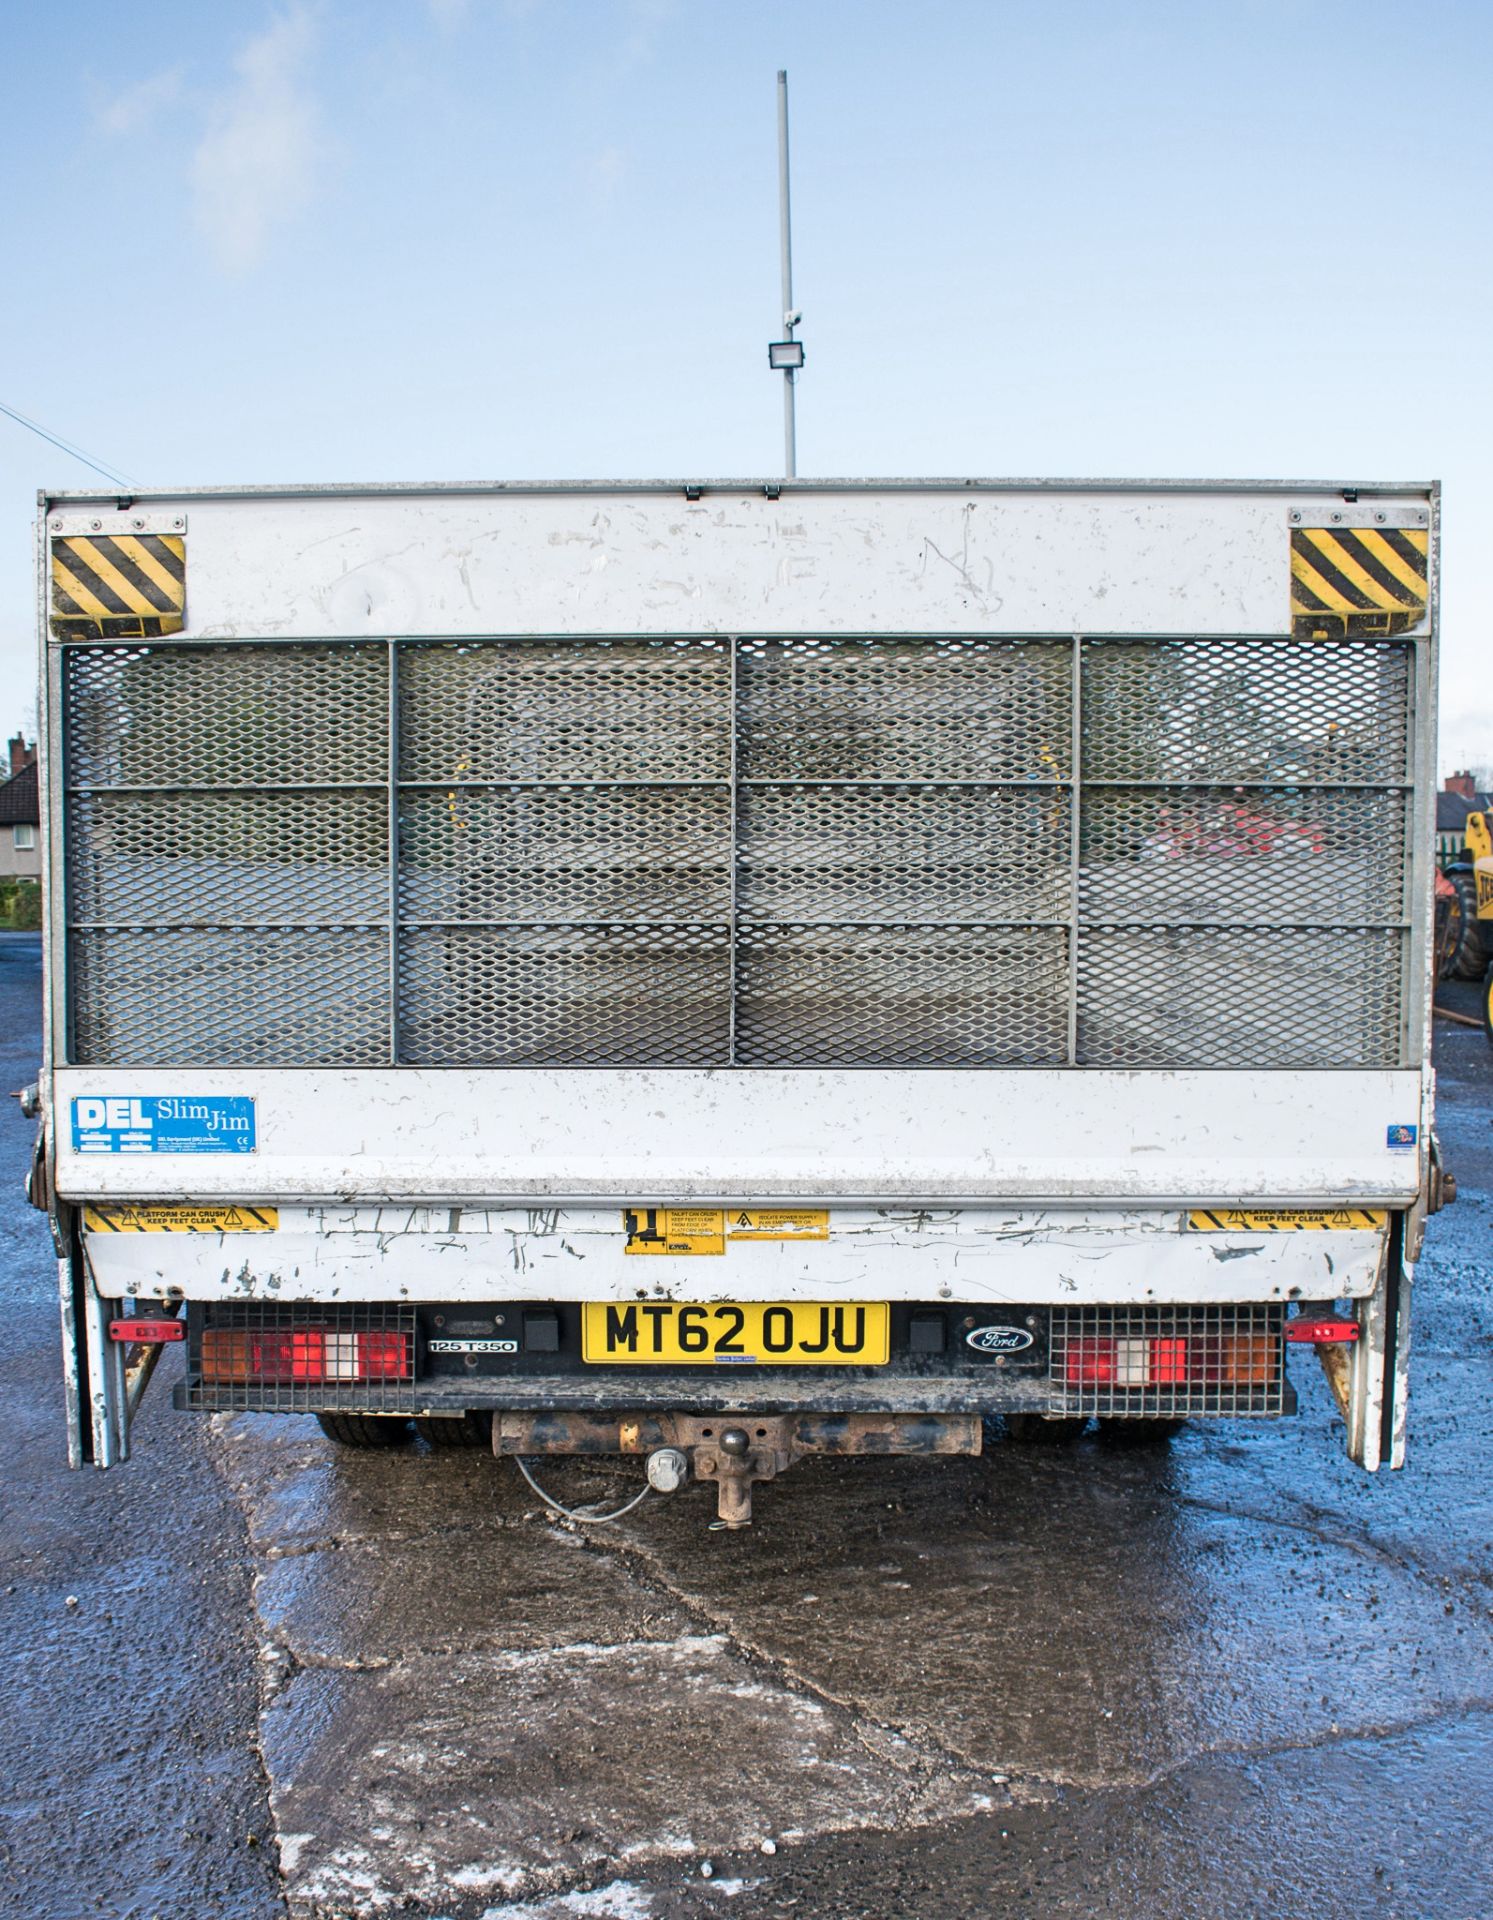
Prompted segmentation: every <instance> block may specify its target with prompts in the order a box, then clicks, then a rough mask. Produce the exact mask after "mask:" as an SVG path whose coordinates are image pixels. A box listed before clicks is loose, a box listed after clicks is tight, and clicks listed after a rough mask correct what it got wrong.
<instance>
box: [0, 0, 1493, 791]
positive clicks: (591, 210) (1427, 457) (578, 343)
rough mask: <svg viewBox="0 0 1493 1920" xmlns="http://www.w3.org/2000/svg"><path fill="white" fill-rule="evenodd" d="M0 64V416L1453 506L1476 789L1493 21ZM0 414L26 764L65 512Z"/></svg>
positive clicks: (1458, 620)
mask: <svg viewBox="0 0 1493 1920" xmlns="http://www.w3.org/2000/svg"><path fill="white" fill-rule="evenodd" d="M0 46H3V58H0V189H3V191H0V222H3V228H0V235H3V255H0V257H3V258H4V260H5V262H6V263H7V271H6V275H5V283H4V293H3V297H0V400H3V401H5V402H6V403H7V404H8V405H10V406H13V407H16V408H19V409H20V410H21V411H22V412H24V413H26V414H28V415H29V416H31V417H32V418H33V419H36V420H39V421H42V422H44V423H45V424H46V425H47V426H49V427H50V428H52V429H53V430H54V431H55V432H57V433H59V434H61V435H62V436H64V437H65V438H67V439H69V440H71V441H73V442H74V443H76V444H78V445H81V446H82V447H84V448H86V449H88V450H90V451H92V452H94V453H96V454H98V455H99V456H101V457H102V459H103V460H104V461H105V462H106V463H107V464H112V465H114V466H116V467H119V468H121V469H122V470H124V471H125V472H127V473H128V474H130V475H131V476H132V477H133V478H135V479H136V480H137V481H139V482H141V483H143V484H147V485H176V484H209V483H217V482H225V481H268V480H291V481H299V480H339V479H340V480H368V479H473V478H493V479H500V478H516V477H532V478H543V477H565V476H574V477H611V476H618V475H656V474H667V475H711V474H732V475H742V474H769V473H773V472H775V471H777V470H778V467H779V463H780V460H781V404H780V392H779V387H778V382H777V380H776V378H775V376H772V375H770V374H769V373H768V371H767V368H766V364H765V353H764V345H765V342H766V341H767V340H768V339H769V338H771V337H772V336H773V335H774V334H775V332H776V330H777V323H778V320H779V317H780V303H779V297H778V284H777V232H776V219H777V199H776V195H777V183H776V160H775V137H776V136H775V123H774V112H775V106H774V74H775V72H776V69H777V68H778V67H779V66H786V67H787V68H788V69H789V71H790V75H791V84H792V90H793V145H794V228H795V279H796V288H795V291H796V297H797V300H798V303H799V305H800V306H801V307H802V309H803V312H804V326H803V337H804V339H805V341H806V344H807V349H808V365H807V369H806V372H805V375H804V379H803V382H802V385H801V388H800V410H799V422H800V437H799V454H800V469H801V471H802V472H804V473H818V474H914V473H933V474H965V473H983V474H1025V475H1040V474H1063V475H1082V474H1096V475H1133V476H1144V475H1148V474H1166V475H1189V476H1203V475H1227V476H1239V475H1260V476H1267V477H1274V476H1292V477H1295V476H1300V477H1330V478H1344V479H1360V480H1373V479H1429V478H1439V479H1441V480H1442V481H1443V482H1444V483H1445V487H1446V521H1445V525H1446V540H1445V602H1444V612H1445V619H1444V632H1445V654H1444V664H1443V753H1442V764H1443V767H1449V766H1451V765H1452V764H1456V765H1463V764H1467V763H1469V762H1470V763H1472V764H1475V765H1479V766H1493V690H1490V685H1489V683H1490V671H1489V663H1490V660H1493V380H1490V371H1489V363H1490V352H1493V328H1490V318H1493V218H1490V210H1493V111H1490V106H1489V102H1490V100H1493V5H1490V4H1487V0H1461V3H1458V0H1425V3H1424V4H1421V5H1417V6H1415V7H1409V8H1407V7H1405V6H1403V5H1400V4H1387V3H1386V0H1356V4H1354V3H1350V0H1316V4H1314V5H1310V6H1303V5H1287V4H1285V0H1279V3H1277V4H1263V3H1258V4H1257V3H1255V0H1231V3H1230V4H1228V5H1208V4H1198V3H1195V4H1192V5H1184V4H1164V3H1162V0H1155V3H1152V0H1134V3H1133V4H1129V5H1126V4H1123V3H1122V0H1110V4H1090V3H1089V0H1049V4H1045V5H1041V4H1031V3H1029V0H1013V3H1012V4H1003V3H1002V0H987V3H986V4H978V3H977V0H920V3H918V4H911V3H910V0H902V4H899V5H892V4H883V3H882V0H858V3H853V0H797V4H781V3H780V0H752V3H751V4H747V0H740V3H739V4H738V3H737V0H688V3H686V0H382V3H380V0H362V4H358V5H353V4H351V0H304V4H266V3H264V0H220V4H218V5H214V6H210V7H208V6H203V5H202V4H200V0H194V3H193V4H185V3H180V4H178V3H175V0H154V3H152V0H144V4H141V5H138V6H136V7H133V8H130V9H122V8H119V7H117V6H114V5H108V6H106V5H104V4H101V0H74V3H73V4H70V5H68V6H66V7H57V8H47V9H43V8H36V7H30V8H21V7H20V6H19V5H18V4H13V5H12V6H11V7H10V8H9V9H8V10H7V12H6V16H5V24H4V27H3V40H0ZM91 478H92V476H90V475H89V473H88V471H87V469H86V468H84V467H81V466H79V465H78V464H77V463H76V462H75V461H73V460H71V459H69V458H67V457H66V456H65V455H63V454H61V453H58V452H56V451H55V450H53V449H52V448H50V447H48V446H46V445H45V444H43V443H42V442H41V441H40V440H37V439H35V438H34V437H33V436H31V435H30V434H28V433H26V432H24V431H23V430H22V429H21V428H19V427H17V426H14V425H13V424H12V423H10V422H9V421H7V420H4V419H0V671H3V673H4V676H5V701H4V703H3V705H0V724H5V723H7V722H9V723H10V724H12V725H13V724H15V723H16V722H18V721H20V720H21V719H22V718H23V716H24V715H25V714H26V713H27V711H28V709H29V704H30V698H31V696H30V692H29V687H30V683H31V681H32V679H33V677H34V670H33V658H34V644H35V643H34V611H33V601H32V577H31V557H30V556H31V548H30V526H31V521H32V518H33V515H34V495H35V490H36V488H37V487H38V486H40V485H49V486H77V485H87V484H89V483H90V481H91Z"/></svg>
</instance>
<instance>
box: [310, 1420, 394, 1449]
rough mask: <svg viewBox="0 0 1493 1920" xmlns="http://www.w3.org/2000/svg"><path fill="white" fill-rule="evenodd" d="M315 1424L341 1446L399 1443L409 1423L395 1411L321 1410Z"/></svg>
mask: <svg viewBox="0 0 1493 1920" xmlns="http://www.w3.org/2000/svg"><path fill="white" fill-rule="evenodd" d="M316 1424H317V1425H318V1426H319V1427H320V1428H321V1430H322V1432H323V1433H324V1434H325V1435H326V1436H327V1438H328V1439H329V1440H335V1441H336V1443H337V1445H338V1446H339V1447H397V1446H398V1445H399V1444H400V1443H401V1441H404V1440H408V1439H409V1437H410V1423H409V1421H408V1420H405V1419H403V1418H401V1417H400V1416H399V1415H398V1414H393V1413H319V1414H317V1416H316Z"/></svg>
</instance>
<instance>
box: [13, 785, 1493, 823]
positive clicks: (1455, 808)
mask: <svg viewBox="0 0 1493 1920" xmlns="http://www.w3.org/2000/svg"><path fill="white" fill-rule="evenodd" d="M1488 812H1493V794H1487V793H1478V794H1474V795H1473V797H1472V799H1470V800H1469V799H1467V798H1466V797H1465V796H1464V795H1463V794H1460V793H1444V792H1443V793H1438V794H1437V796H1436V831H1437V832H1438V833H1465V832H1466V831H1467V816H1468V814H1469V813H1488ZM4 818H5V816H4V815H3V814H0V819H4Z"/></svg>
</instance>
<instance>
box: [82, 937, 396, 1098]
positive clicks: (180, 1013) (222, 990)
mask: <svg viewBox="0 0 1493 1920" xmlns="http://www.w3.org/2000/svg"><path fill="white" fill-rule="evenodd" d="M70 958H71V963H72V966H71V973H72V1003H73V1050H74V1057H75V1058H77V1059H79V1060H86V1061H89V1062H91V1063H93V1064H94V1065H97V1066H121V1067H123V1066H144V1065H149V1066H205V1067H207V1066H214V1065H221V1066H260V1067H278V1066H285V1065H295V1066H307V1067H316V1066H329V1067H330V1066H372V1065H374V1064H376V1063H377V1062H379V1061H383V1060H387V1059H388V1057H389V1014H388V937H387V935H385V934H382V933H374V932H368V931H365V930H359V929H347V928H319V929H317V930H316V931H314V932H311V931H295V932H286V931H267V930H265V929H262V928H258V929H245V928H218V929H215V930H214V931H213V932H212V933H211V934H210V935H204V934H202V933H198V932H183V931H172V932H111V933H75V934H73V935H72V938H71V942H70Z"/></svg>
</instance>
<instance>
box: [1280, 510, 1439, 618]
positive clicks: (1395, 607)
mask: <svg viewBox="0 0 1493 1920" xmlns="http://www.w3.org/2000/svg"><path fill="white" fill-rule="evenodd" d="M1430 544H1431V536H1430V534H1429V533H1428V532H1427V530H1426V529H1425V528H1424V527H1293V528H1292V529H1291V631H1292V632H1293V633H1294V634H1295V636H1296V638H1297V639H1298V640H1341V639H1347V638H1354V637H1358V636H1363V637H1364V638H1370V637H1374V636H1380V637H1385V636H1389V635H1392V634H1396V633H1404V632H1406V631H1407V630H1408V629H1409V628H1411V627H1414V626H1418V625H1419V623H1420V622H1421V620H1423V619H1424V618H1425V612H1426V602H1427V599H1428V598H1429V595H1430V587H1429V585H1428V575H1429V568H1430V562H1429V552H1430Z"/></svg>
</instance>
